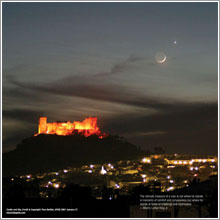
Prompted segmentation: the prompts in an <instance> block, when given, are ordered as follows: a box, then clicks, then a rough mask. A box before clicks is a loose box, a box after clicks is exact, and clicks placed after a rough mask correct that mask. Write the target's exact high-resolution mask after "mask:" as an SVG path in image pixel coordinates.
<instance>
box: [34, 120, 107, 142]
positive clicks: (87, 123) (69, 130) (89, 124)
mask: <svg viewBox="0 0 220 220" xmlns="http://www.w3.org/2000/svg"><path fill="white" fill-rule="evenodd" d="M74 133H80V134H82V135H84V136H85V137H88V136H90V135H94V134H95V135H97V136H98V137H99V138H103V137H104V136H106V134H102V133H101V131H100V130H99V127H98V125H97V118H96V117H94V118H93V117H89V118H85V119H84V120H83V121H82V122H79V121H74V122H73V123H71V122H70V121H68V122H65V123H64V122H52V123H47V117H40V119H39V126H38V134H57V135H71V134H74ZM38 134H36V135H38Z"/></svg>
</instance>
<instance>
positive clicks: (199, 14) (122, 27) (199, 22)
mask: <svg viewBox="0 0 220 220" xmlns="http://www.w3.org/2000/svg"><path fill="white" fill-rule="evenodd" d="M2 10H3V15H2V16H3V17H2V18H3V27H2V28H3V29H2V31H3V33H2V37H3V39H2V44H3V49H2V54H3V67H2V83H3V87H2V91H3V100H2V102H3V125H2V126H3V137H2V140H3V152H6V151H9V150H12V149H13V148H15V146H16V144H18V143H19V142H20V141H21V140H22V139H23V138H26V137H30V136H31V135H33V134H35V133H37V127H38V118H39V117H40V116H47V117H48V121H49V122H53V121H67V120H70V121H75V120H78V121H81V120H83V119H84V118H85V117H88V116H94V117H95V116H96V117H98V125H99V127H100V129H101V131H103V132H107V133H110V134H118V135H120V136H124V137H125V138H126V139H127V140H128V141H129V142H131V143H134V144H137V145H138V146H141V147H142V148H143V149H153V147H155V146H162V147H163V148H164V149H165V151H166V152H168V153H172V152H173V153H174V152H175V153H205V154H206V153H207V154H215V153H217V150H218V142H217V138H218V133H217V132H218V129H217V128H218V121H217V114H218V4H217V3H180V2H179V3H147V2H145V3H135V2H133V3H128V2H127V3H88V2H87V3H83V2H81V3H74V2H73V3H33V2H32V3H9V2H7V3H3V9H2ZM158 52H163V53H164V55H166V61H165V62H163V63H159V62H157V61H156V59H155V56H156V54H157V53H158ZM163 58H164V57H163Z"/></svg>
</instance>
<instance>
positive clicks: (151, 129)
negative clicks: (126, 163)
mask: <svg viewBox="0 0 220 220" xmlns="http://www.w3.org/2000/svg"><path fill="white" fill-rule="evenodd" d="M105 127H106V129H107V130H108V131H110V132H112V133H118V134H121V135H124V136H125V137H127V139H128V140H130V141H132V142H134V143H136V144H140V145H141V146H142V147H145V148H153V147H154V146H156V145H160V146H163V147H165V148H166V150H167V151H168V152H181V153H186V152H190V153H207V154H208V153H213V154H217V150H218V140H217V139H218V135H217V131H218V104H217V103H209V104H208V103H203V104H201V103H200V104H196V103H194V104H191V105H185V104H183V105H182V107H180V105H178V106H175V104H174V105H173V106H170V110H169V111H166V112H161V113H160V114H154V115H145V116H142V117H140V116H139V115H136V116H134V115H133V116H131V115H120V116H118V117H117V118H114V120H109V121H106V122H105ZM158 131H160V133H158ZM135 133H136V134H137V136H135V135H134V134H135ZM146 133H148V134H150V133H151V134H154V135H147V136H146V135H145V134H146ZM162 133H163V135H161V134H162ZM141 134H142V135H141Z"/></svg>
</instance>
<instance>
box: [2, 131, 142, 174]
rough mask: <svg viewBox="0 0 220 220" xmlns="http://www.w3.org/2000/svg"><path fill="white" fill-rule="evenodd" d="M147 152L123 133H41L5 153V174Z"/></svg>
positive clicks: (62, 167)
mask: <svg viewBox="0 0 220 220" xmlns="http://www.w3.org/2000/svg"><path fill="white" fill-rule="evenodd" d="M143 155H144V152H143V151H142V150H140V148H138V147H136V146H135V145H133V144H131V143H128V142H127V141H126V140H124V139H123V138H120V137H119V136H111V135H109V136H108V137H106V138H103V139H100V138H98V137H97V136H96V135H92V136H89V137H84V136H81V135H77V134H75V135H70V136H59V135H48V134H40V135H38V136H33V137H30V138H27V139H24V140H23V141H22V143H20V144H18V145H17V147H16V149H15V150H13V151H11V152H8V153H4V154H3V158H2V159H3V176H13V175H22V174H27V173H32V174H33V173H40V172H48V171H57V170H60V169H64V168H66V167H68V166H69V167H71V166H73V167H79V166H81V165H86V164H87V165H88V164H93V163H94V164H95V163H108V162H115V161H119V160H130V159H138V158H141V157H142V156H143Z"/></svg>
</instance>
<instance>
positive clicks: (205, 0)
mask: <svg viewBox="0 0 220 220" xmlns="http://www.w3.org/2000/svg"><path fill="white" fill-rule="evenodd" d="M5 2H8V3H10V2H17V3H20V2H25V3H31V2H42V3H44V2H50V3H53V2H55V3H63V2H69V3H70V2H72V3H75V2H81V3H88V2H90V3H91V2H99V3H105V2H107V3H108V2H115V3H118V2H124V3H125V2H135V3H136V2H143V3H148V2H153V3H158V2H159V3H161V2H164V3H165V2H171V3H179V2H188V3H197V2H204V3H205V2H208V3H210V2H216V3H218V158H219V1H208V0H204V1H175V0H173V1H157V0H155V1H145V0H143V1H134V0H131V1H129V0H125V1H108V0H107V1H102V0H100V1H93V0H91V1H83V0H82V1H60V0H58V1H53V0H52V1H19V0H18V1H10V0H9V1H1V219H20V220H21V219H22V217H20V218H3V217H2V66H3V63H2V3H5ZM25 219H44V218H27V217H25ZM46 219H64V218H46ZM65 219H146V218H117V217H116V218H65ZM148 219H166V218H148ZM167 219H203V218H167ZM205 219H219V166H218V217H217V218H205Z"/></svg>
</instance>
